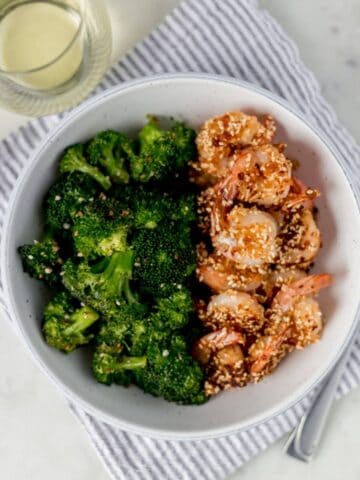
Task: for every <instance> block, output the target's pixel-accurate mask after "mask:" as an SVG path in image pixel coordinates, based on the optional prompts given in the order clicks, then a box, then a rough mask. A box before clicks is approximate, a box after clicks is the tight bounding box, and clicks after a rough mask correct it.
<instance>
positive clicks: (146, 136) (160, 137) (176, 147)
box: [129, 116, 196, 182]
mask: <svg viewBox="0 0 360 480" xmlns="http://www.w3.org/2000/svg"><path fill="white" fill-rule="evenodd" d="M195 137H196V134H195V132H194V131H193V130H191V129H189V128H187V127H186V126H185V125H183V124H182V123H176V124H175V125H174V126H173V127H172V128H170V129H169V130H162V129H161V128H160V126H159V124H158V121H157V119H156V118H155V117H152V116H149V117H148V123H147V125H145V127H144V128H143V129H142V130H141V131H140V132H139V136H138V138H139V149H138V152H133V151H129V157H130V172H131V176H132V178H133V179H134V180H136V181H139V182H149V181H150V180H151V181H153V180H154V181H164V180H168V179H173V177H174V176H177V175H179V174H180V173H182V172H183V170H184V169H185V166H186V164H187V162H189V161H190V160H192V159H194V158H195V156H196V149H195Z"/></svg>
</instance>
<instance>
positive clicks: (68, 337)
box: [43, 292, 99, 352]
mask: <svg viewBox="0 0 360 480" xmlns="http://www.w3.org/2000/svg"><path fill="white" fill-rule="evenodd" d="M98 319H99V314H98V313H97V312H95V310H93V309H92V308H90V307H87V306H84V307H81V306H80V305H79V302H77V301H76V300H74V299H73V298H72V297H71V295H70V294H69V293H67V292H61V293H58V294H57V295H56V296H55V297H54V298H53V299H52V300H51V301H50V303H48V305H47V306H46V307H45V310H44V323H43V333H44V337H45V340H46V342H47V343H48V344H49V345H51V346H52V347H55V348H57V349H59V350H62V351H64V352H72V351H73V350H75V349H76V348H77V347H79V346H81V345H86V344H87V343H89V342H90V341H91V340H92V339H93V338H94V335H93V334H92V333H89V328H90V327H91V326H92V325H93V324H94V323H95V322H96V321H97V320H98Z"/></svg>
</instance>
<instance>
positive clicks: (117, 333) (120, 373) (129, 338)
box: [92, 303, 148, 385]
mask: <svg viewBox="0 0 360 480" xmlns="http://www.w3.org/2000/svg"><path fill="white" fill-rule="evenodd" d="M146 310H147V309H146V307H145V306H143V305H141V304H138V303H132V304H129V305H123V306H120V307H118V308H117V309H116V310H113V311H112V312H111V316H110V317H108V318H106V321H105V322H104V323H103V325H102V326H101V329H100V332H99V334H98V336H97V348H96V351H95V355H94V358H93V363H92V366H93V372H94V375H95V377H96V378H97V380H98V381H99V382H101V383H106V384H110V383H112V382H115V383H121V384H123V385H124V384H125V385H127V384H129V383H131V382H133V381H134V379H133V376H132V373H131V370H132V369H134V368H143V367H145V365H146V357H145V356H144V355H143V354H144V352H145V350H146V346H147V332H148V322H147V319H146ZM124 350H126V351H127V352H128V353H127V354H124ZM129 354H130V356H129Z"/></svg>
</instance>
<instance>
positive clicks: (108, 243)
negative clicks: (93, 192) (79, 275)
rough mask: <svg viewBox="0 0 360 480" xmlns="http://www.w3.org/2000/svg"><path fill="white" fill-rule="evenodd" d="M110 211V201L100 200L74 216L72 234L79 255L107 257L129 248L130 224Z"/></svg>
mask: <svg viewBox="0 0 360 480" xmlns="http://www.w3.org/2000/svg"><path fill="white" fill-rule="evenodd" d="M99 203H100V207H99ZM106 204H107V206H106ZM110 212H111V206H110V205H109V203H108V202H105V201H101V200H99V201H97V202H94V203H93V204H91V205H90V206H88V207H87V208H85V209H84V211H83V212H82V214H81V215H79V216H77V217H75V218H74V226H73V228H72V234H73V239H74V245H75V250H76V251H77V252H78V256H82V257H85V258H89V259H91V258H96V257H98V256H106V257H107V256H110V255H112V254H113V253H115V252H121V251H123V250H126V249H127V248H128V247H127V235H128V230H129V227H128V224H127V223H125V222H124V220H123V219H122V218H121V217H118V216H117V217H116V218H114V217H112V216H111V215H110Z"/></svg>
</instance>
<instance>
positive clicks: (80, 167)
mask: <svg viewBox="0 0 360 480" xmlns="http://www.w3.org/2000/svg"><path fill="white" fill-rule="evenodd" d="M59 171H60V173H72V172H82V173H85V174H86V175H89V176H90V177H91V178H93V179H94V180H95V181H96V182H98V183H99V184H100V185H101V186H102V188H104V189H105V190H108V189H109V188H110V187H111V182H110V180H109V178H108V177H106V176H105V175H103V174H102V173H101V172H100V170H99V169H98V168H97V167H94V166H92V165H90V164H89V163H88V162H87V160H86V158H85V156H84V145H82V144H81V143H78V144H77V145H72V146H71V147H68V148H67V149H66V150H65V153H64V155H63V156H62V157H61V159H60V163H59Z"/></svg>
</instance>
